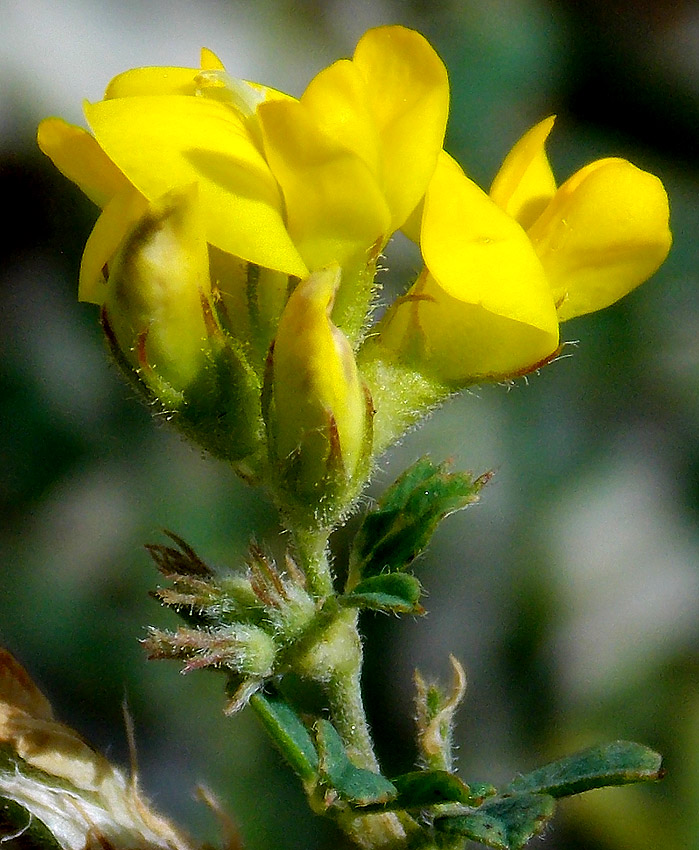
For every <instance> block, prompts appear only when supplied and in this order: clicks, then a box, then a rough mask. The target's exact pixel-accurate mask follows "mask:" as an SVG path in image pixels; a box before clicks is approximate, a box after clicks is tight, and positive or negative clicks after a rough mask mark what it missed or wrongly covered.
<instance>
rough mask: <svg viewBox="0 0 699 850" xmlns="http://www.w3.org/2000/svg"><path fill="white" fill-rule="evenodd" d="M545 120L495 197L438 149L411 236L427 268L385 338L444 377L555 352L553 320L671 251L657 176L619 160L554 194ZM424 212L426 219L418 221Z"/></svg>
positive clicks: (582, 308) (610, 291) (470, 379)
mask: <svg viewBox="0 0 699 850" xmlns="http://www.w3.org/2000/svg"><path fill="white" fill-rule="evenodd" d="M552 126H553V119H552V118H548V119H546V120H545V121H542V122H541V123H540V124H538V125H536V126H535V127H534V128H532V129H531V130H530V131H529V132H528V133H526V134H525V135H524V136H523V137H522V139H520V141H519V142H518V143H517V144H516V145H515V146H514V148H513V149H512V151H511V152H510V153H509V154H508V156H507V158H506V160H505V162H504V164H503V166H502V168H501V170H500V172H499V173H498V175H497V177H496V178H495V180H494V182H493V185H492V187H491V191H490V197H489V196H487V195H486V194H485V193H484V192H482V191H481V190H480V189H479V188H478V187H477V186H476V185H475V184H474V183H473V182H472V181H470V180H469V179H468V178H467V177H466V176H465V175H464V173H463V171H462V170H461V169H460V168H459V166H458V165H457V164H456V163H455V162H454V161H453V160H452V159H451V158H450V157H448V155H447V154H442V156H441V157H440V159H439V162H438V165H437V168H436V170H435V173H434V175H433V177H432V181H431V182H430V185H429V186H428V189H427V192H426V194H425V198H424V203H423V205H422V208H421V209H419V210H418V211H417V212H416V214H415V215H414V216H413V217H412V218H411V220H410V221H409V222H408V224H407V227H406V230H407V231H408V232H409V233H410V234H415V233H416V227H417V223H418V222H420V225H419V239H420V246H421V249H422V254H423V258H424V261H425V270H424V271H423V273H422V274H421V275H420V277H419V278H418V280H417V282H416V283H415V285H414V286H413V287H412V288H411V290H410V291H409V293H408V294H407V295H406V296H405V297H404V298H402V299H400V300H399V301H398V302H397V303H396V305H395V306H394V307H393V309H392V310H390V311H389V313H388V315H387V317H386V319H385V320H384V323H383V326H382V329H381V335H380V338H379V341H380V344H382V345H383V346H384V348H387V349H388V350H389V351H393V352H394V353H398V354H399V356H400V357H401V358H402V359H404V360H405V359H407V360H408V361H410V362H412V363H414V364H416V365H418V366H421V367H422V368H424V369H426V370H427V372H429V373H430V374H431V375H432V376H434V377H436V378H437V379H438V380H440V381H444V382H447V383H455V384H458V385H465V384H468V383H474V382H477V381H479V380H487V379H498V378H504V377H509V376H514V375H517V374H523V373H526V372H528V371H531V370H532V369H535V368H536V367H537V366H538V365H541V363H543V362H545V361H546V360H547V359H548V358H550V357H551V356H552V355H554V354H555V352H556V350H557V348H558V322H559V321H564V320H566V319H570V318H573V317H574V316H578V315H581V314H583V313H588V312H591V311H594V310H599V309H601V308H603V307H606V306H608V305H609V304H611V303H613V302H614V301H617V300H618V299H619V298H621V297H622V296H623V295H625V294H626V293H627V292H629V291H630V290H631V289H633V288H634V287H636V286H638V285H639V284H640V283H642V282H643V281H644V280H646V279H647V278H648V277H650V275H651V274H653V272H655V271H656V269H657V268H658V267H659V266H660V264H661V263H662V262H663V260H664V259H665V257H666V256H667V253H668V251H669V248H670V244H671V235H670V231H669V226H668V218H669V209H668V200H667V195H666V193H665V190H664V189H663V186H662V183H661V182H660V181H659V180H658V178H657V177H654V176H653V175H651V174H647V173H646V172H643V171H641V170H640V169H638V168H636V167H635V166H633V165H631V164H630V163H629V162H626V161H625V160H622V159H603V160H599V161H597V162H594V163H592V164H591V165H588V166H587V167H586V168H583V169H581V170H580V171H578V172H577V173H576V174H574V175H573V177H571V178H570V179H569V180H568V181H566V182H565V183H564V184H563V185H562V186H561V187H560V188H559V189H558V190H557V189H556V183H555V180H554V177H553V174H552V172H551V168H550V165H549V163H548V159H547V157H546V153H545V150H544V144H545V141H546V138H547V136H548V134H549V132H550V130H551V127H552ZM420 216H421V217H420Z"/></svg>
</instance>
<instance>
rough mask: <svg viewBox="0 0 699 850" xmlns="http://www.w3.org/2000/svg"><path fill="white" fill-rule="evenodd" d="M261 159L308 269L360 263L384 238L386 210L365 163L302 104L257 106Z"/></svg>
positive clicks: (344, 266)
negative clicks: (281, 196)
mask: <svg viewBox="0 0 699 850" xmlns="http://www.w3.org/2000/svg"><path fill="white" fill-rule="evenodd" d="M258 114H259V116H260V122H261V126H262V132H263V137H264V144H265V151H266V153H267V160H268V162H269V164H270V167H271V169H272V171H273V172H274V174H275V176H276V178H277V180H278V181H279V184H280V185H281V187H282V189H283V191H284V199H285V201H286V210H287V225H288V228H289V233H290V234H291V236H292V238H293V240H294V243H295V244H296V246H297V247H298V250H299V253H300V254H301V256H302V257H303V259H304V261H305V262H306V265H307V266H308V268H309V269H311V270H314V269H319V268H323V267H325V266H327V265H330V264H331V263H337V264H338V265H339V266H341V267H342V268H343V274H344V273H345V271H346V270H347V268H348V266H353V265H356V264H357V263H358V262H361V263H362V264H363V265H366V263H367V261H368V252H369V249H370V248H371V247H372V246H373V245H374V244H375V243H376V242H377V241H383V240H385V239H386V238H388V235H389V234H388V227H389V220H390V216H389V212H388V208H387V206H386V202H385V200H384V197H383V194H382V193H381V191H380V189H379V187H378V186H377V184H376V180H375V178H374V176H373V174H372V173H371V171H370V169H369V168H368V167H367V165H366V163H365V162H364V161H363V160H362V159H361V158H360V157H359V156H357V155H356V154H354V153H352V152H351V151H348V150H347V148H346V147H345V146H343V145H340V144H339V143H337V142H336V141H335V139H333V138H332V137H330V136H328V135H326V134H325V133H323V132H321V131H320V129H319V128H318V126H317V124H316V122H315V120H314V116H313V115H311V114H310V113H309V111H308V110H307V109H306V108H305V106H304V104H303V103H299V102H294V101H289V100H287V101H281V100H279V101H273V102H267V103H263V104H261V105H260V106H259V108H258Z"/></svg>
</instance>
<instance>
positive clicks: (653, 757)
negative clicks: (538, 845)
mask: <svg viewBox="0 0 699 850" xmlns="http://www.w3.org/2000/svg"><path fill="white" fill-rule="evenodd" d="M663 773H664V771H663V768H662V756H660V755H659V754H658V753H656V752H654V751H653V750H651V749H649V748H648V747H644V746H643V745H642V744H635V743H633V742H632V741H614V742H613V743H611V744H600V745H598V746H596V747H590V748H589V749H586V750H582V751H581V752H579V753H575V754H574V755H572V756H568V757H567V758H563V759H560V760H559V761H554V762H552V763H551V764H547V765H544V767H540V768H538V769H537V770H534V771H532V772H531V773H527V774H525V775H524V776H518V777H517V778H516V779H513V780H512V782H510V784H509V785H508V786H507V787H506V788H504V789H503V792H504V793H514V792H522V791H527V792H531V793H537V794H550V795H551V796H552V797H568V796H570V795H571V794H581V793H582V792H583V791H591V790H592V789H593V788H604V787H605V786H608V785H629V784H631V783H633V782H646V781H652V780H657V779H661V778H662V776H663Z"/></svg>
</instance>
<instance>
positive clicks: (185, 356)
mask: <svg viewBox="0 0 699 850" xmlns="http://www.w3.org/2000/svg"><path fill="white" fill-rule="evenodd" d="M102 319H103V325H104V329H105V332H106V334H107V338H108V340H109V343H110V345H111V348H112V351H113V353H114V355H115V358H116V360H117V363H118V365H119V366H121V368H122V370H123V371H124V372H125V374H126V376H127V377H128V378H130V379H132V380H134V381H135V383H136V384H137V386H138V388H139V390H141V391H142V392H143V393H144V394H145V396H146V397H147V399H148V400H149V401H152V402H155V403H156V405H157V406H158V407H159V408H160V409H161V410H162V411H164V412H166V413H167V414H168V415H169V417H170V418H172V420H173V421H174V423H175V424H176V425H177V427H179V428H180V429H181V430H182V431H184V432H185V433H186V434H187V435H188V436H189V437H191V438H192V439H194V440H195V441H196V442H198V443H199V444H200V445H202V446H204V447H205V448H206V449H208V450H209V451H211V452H213V453H214V454H216V455H217V456H219V457H224V458H226V459H228V460H234V461H237V460H242V459H243V458H246V457H249V456H250V455H251V454H253V453H254V452H255V451H256V450H257V448H259V446H260V443H261V439H262V436H263V429H262V422H261V419H260V398H259V392H260V383H259V379H258V377H257V376H256V375H255V372H254V370H253V368H252V367H251V366H250V364H249V362H248V360H247V358H246V356H245V354H244V352H243V349H242V347H241V345H240V344H239V343H238V342H236V341H235V340H234V339H232V338H231V337H230V336H228V335H227V334H226V333H224V331H223V330H222V329H221V327H220V326H219V324H218V319H217V317H216V313H215V310H214V306H213V299H212V292H211V282H210V276H209V249H208V246H207V243H206V239H205V234H204V228H203V224H202V219H201V214H200V206H199V203H198V198H197V187H196V186H191V187H189V188H187V189H184V190H176V191H172V192H168V193H167V194H166V195H165V196H163V197H162V198H161V199H160V200H159V201H156V202H155V203H151V204H149V205H148V208H147V211H146V212H145V214H144V215H143V216H141V218H140V219H138V220H137V222H136V224H135V225H134V226H133V228H132V229H131V231H130V232H129V233H127V235H126V237H125V238H124V240H123V242H122V244H121V246H120V248H119V250H118V251H117V254H116V257H115V260H114V263H113V265H112V266H111V269H110V274H109V280H108V282H107V286H106V292H105V295H104V304H103V310H102ZM246 474H252V471H251V470H249V469H246Z"/></svg>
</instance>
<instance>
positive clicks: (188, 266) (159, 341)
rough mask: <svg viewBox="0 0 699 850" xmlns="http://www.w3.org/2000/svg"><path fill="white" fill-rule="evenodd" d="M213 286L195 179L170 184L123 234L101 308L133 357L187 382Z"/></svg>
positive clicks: (195, 368)
mask: <svg viewBox="0 0 699 850" xmlns="http://www.w3.org/2000/svg"><path fill="white" fill-rule="evenodd" d="M210 294H211V283H210V279H209V258H208V250H207V245H206V238H205V235H204V229H203V222H202V221H201V217H200V215H199V205H198V203H197V198H196V187H195V186H191V187H188V188H187V189H184V190H177V191H173V192H168V194H167V195H165V196H163V197H162V198H161V199H159V200H158V201H156V202H154V203H153V204H151V205H150V208H149V209H148V211H147V212H146V214H145V215H144V216H142V218H141V219H140V220H139V221H138V223H137V224H136V226H135V227H134V228H133V230H132V231H131V233H130V234H129V235H128V236H127V237H126V239H125V240H124V242H123V244H122V246H121V248H120V250H119V253H118V254H117V257H116V260H115V262H114V266H113V268H112V269H111V271H110V275H109V282H108V289H107V296H106V299H105V303H104V309H105V312H106V316H107V321H108V322H109V325H110V327H111V330H112V332H113V334H114V337H115V339H116V342H117V344H118V345H119V348H120V349H121V351H122V352H123V353H124V355H125V356H126V358H127V360H128V361H129V362H130V363H131V365H132V366H133V367H134V368H135V369H140V370H144V371H150V372H153V373H154V374H156V375H157V376H158V377H159V378H160V379H161V380H163V381H165V382H167V384H169V385H170V386H171V387H172V388H173V389H174V390H176V391H181V390H183V389H185V388H186V387H187V386H188V385H189V384H190V383H191V382H192V381H193V380H194V379H195V378H196V376H197V374H198V373H199V372H200V370H201V368H202V365H203V360H204V356H205V354H204V352H205V348H206V340H207V337H208V333H207V325H206V306H205V305H206V304H207V303H208V302H209V298H210ZM203 305H204V306H203Z"/></svg>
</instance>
